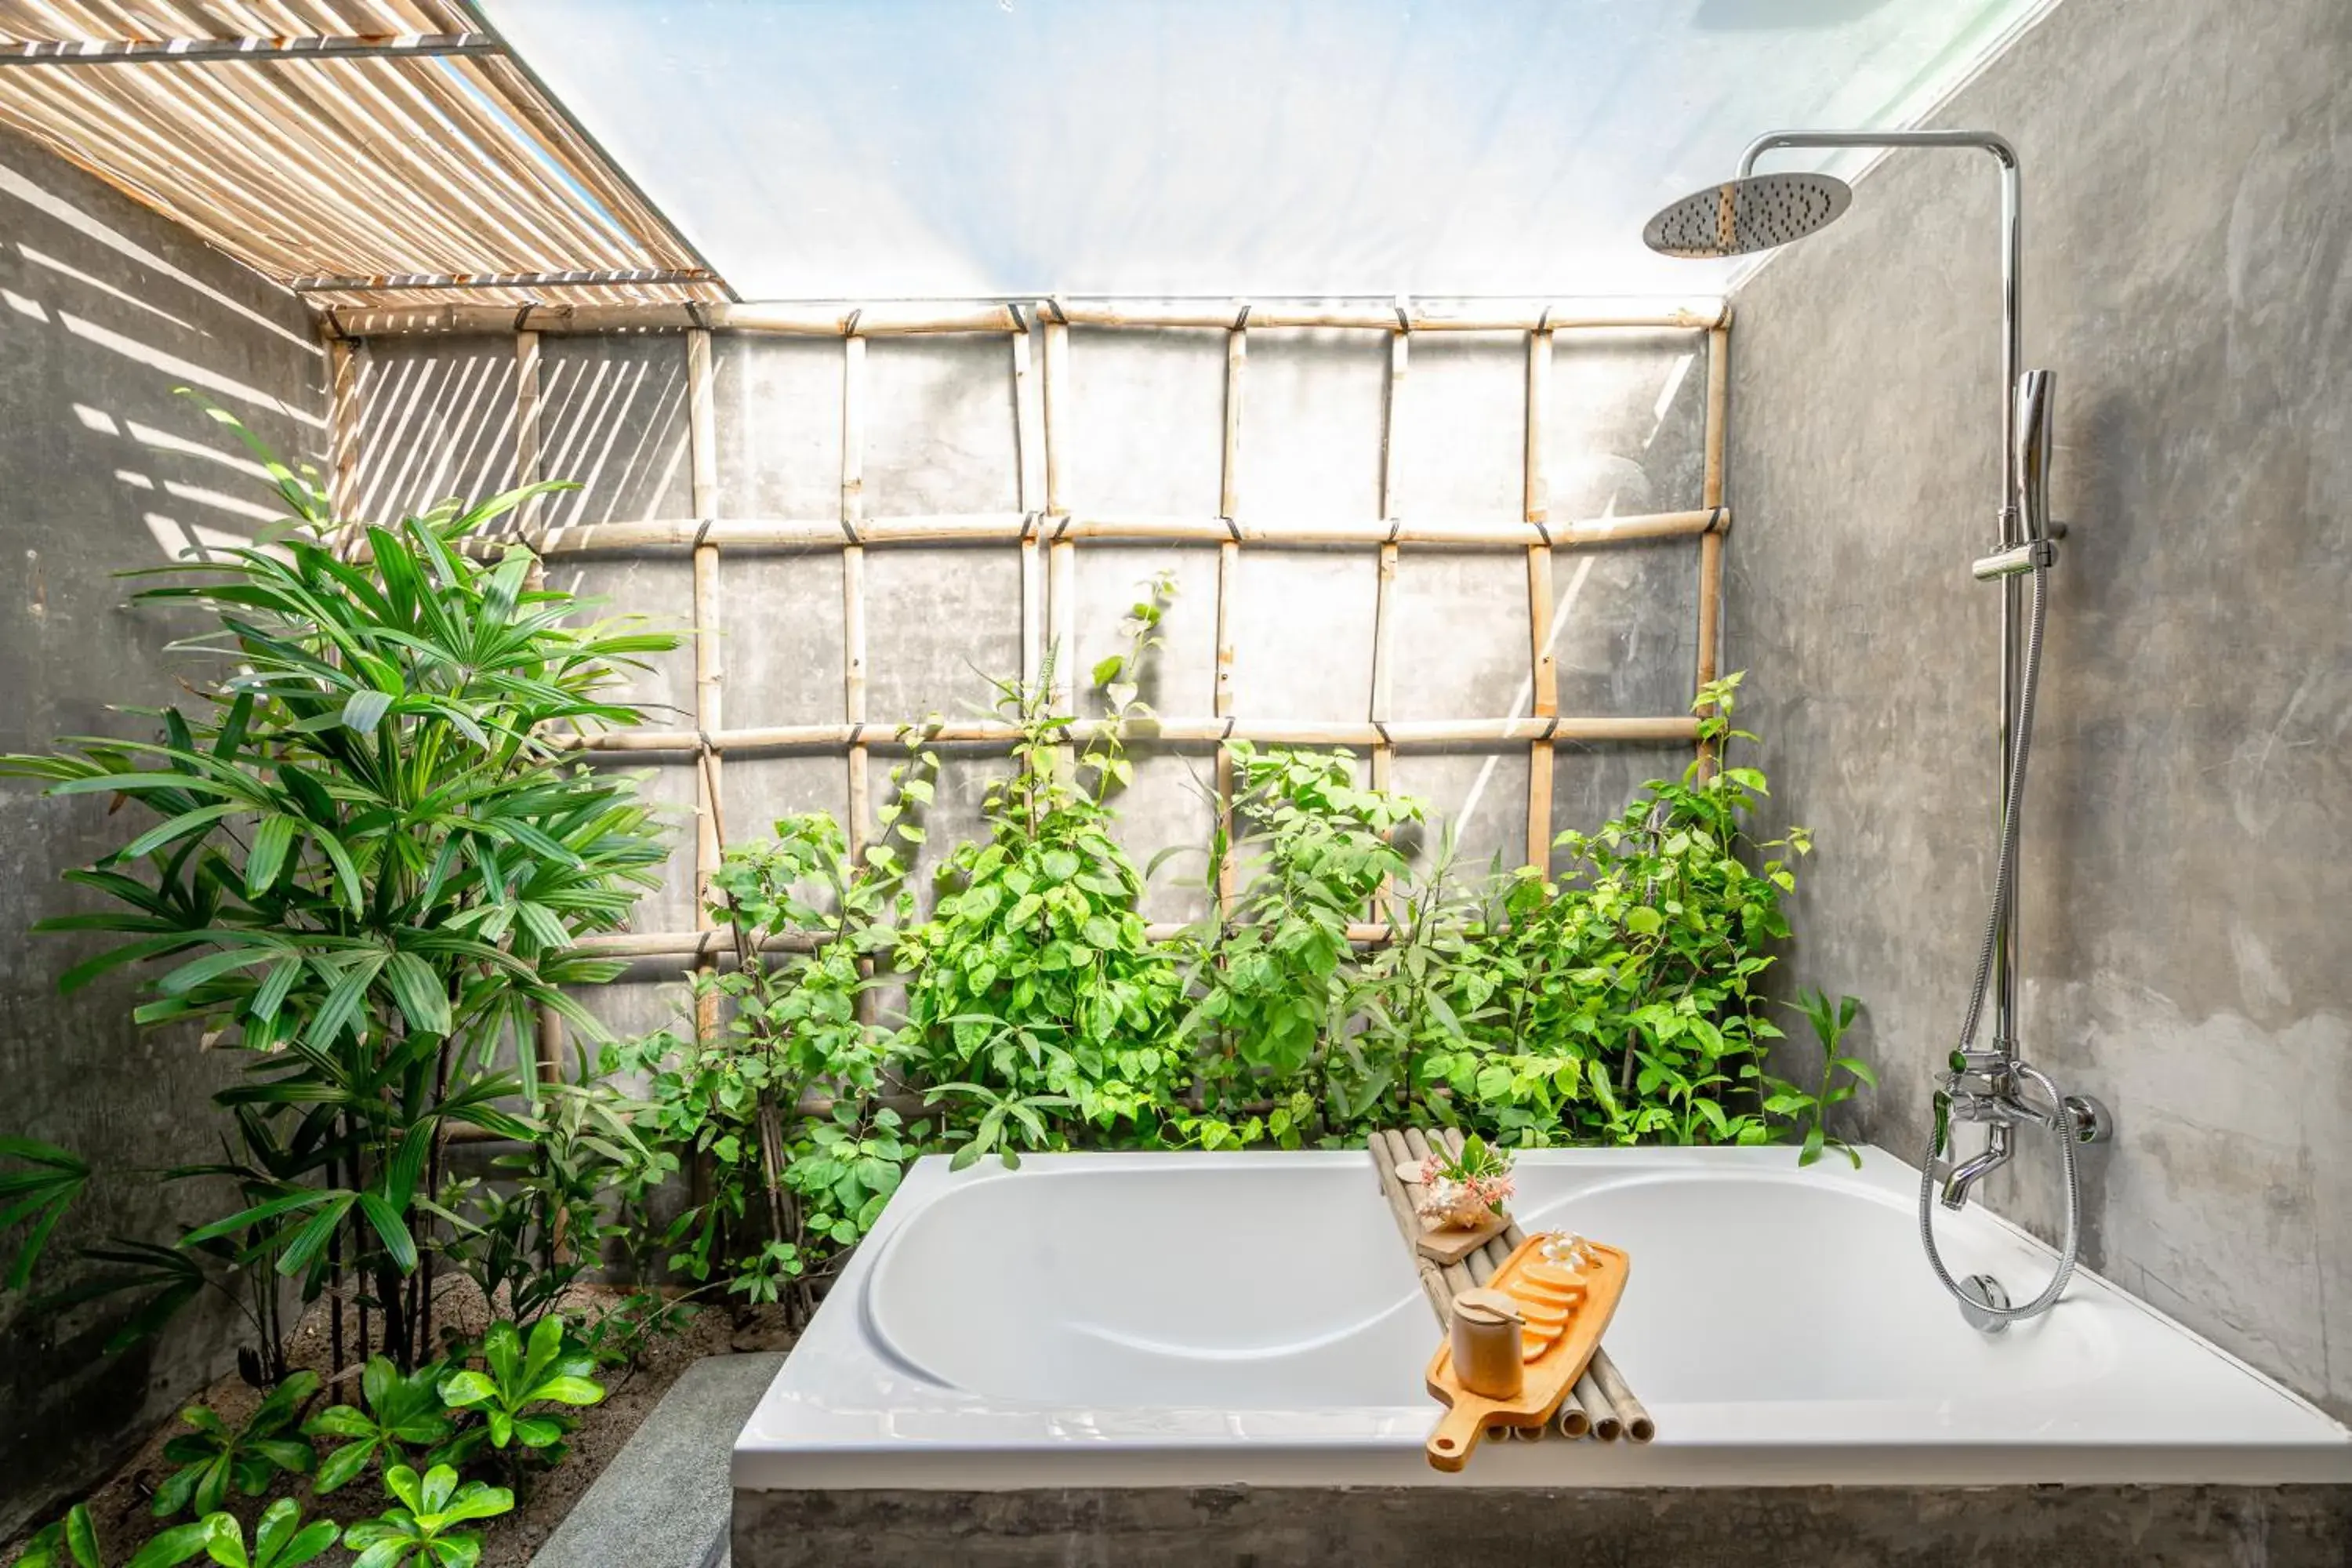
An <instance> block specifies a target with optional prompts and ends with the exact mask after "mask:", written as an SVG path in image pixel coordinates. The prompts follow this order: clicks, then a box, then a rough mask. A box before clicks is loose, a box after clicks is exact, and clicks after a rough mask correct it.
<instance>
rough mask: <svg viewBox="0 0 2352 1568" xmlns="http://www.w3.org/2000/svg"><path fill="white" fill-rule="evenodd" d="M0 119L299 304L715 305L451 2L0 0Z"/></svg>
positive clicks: (633, 196)
mask: <svg viewBox="0 0 2352 1568" xmlns="http://www.w3.org/2000/svg"><path fill="white" fill-rule="evenodd" d="M0 123H5V124H6V125H9V126H12V127H14V128H15V129H16V130H18V131H21V132H25V133H26V134H27V135H29V136H31V137H33V138H34V139H36V140H37V141H38V142H42V143H44V144H46V145H47V146H49V147H51V148H54V149H55V150H56V151H57V152H58V153H60V154H62V155H63V156H65V157H66V158H68V159H69V160H71V161H72V162H73V163H78V164H79V165H80V166H81V167H83V168H85V169H87V170H89V171H90V172H91V173H92V174H96V175H98V176H99V177H100V178H101V179H104V180H106V181H107V182H109V183H110V184H113V185H115V186H116V187H117V188H119V189H121V190H122V191H125V192H127V193H129V194H130V195H132V196H133V197H135V198H137V199H138V200H140V201H142V202H144V203H145V204H147V205H150V206H152V207H154V208H155V209H156V210H158V211H160V212H162V213H163V214H165V215H166V216H170V217H172V218H173V219H175V220H177V221H178V222H180V223H182V224H184V225H185V226H187V227H189V228H191V229H193V230H194V231H195V232H196V233H198V234H199V235H202V236H203V237H205V239H207V240H209V241H211V242H212V243H213V244H215V245H216V246H218V247H220V248H221V249H223V250H225V251H226V252H227V253H228V254H230V255H232V256H234V257H236V258H237V259H239V260H241V261H243V262H245V263H246V264H247V265H248V266H251V267H253V268H256V269H257V270H258V271H260V272H262V273H264V274H266V275H267V276H268V277H270V278H273V279H277V280H278V281H279V282H281V283H285V284H287V285H289V287H292V288H295V289H299V290H300V291H301V292H302V293H303V294H304V295H305V297H306V298H308V299H309V300H310V301H311V302H312V303H314V304H317V305H320V306H338V305H340V306H366V305H394V306H400V307H404V308H405V307H413V306H424V305H431V304H468V305H499V304H510V305H516V306H520V305H524V304H528V303H530V302H533V301H541V302H547V303H574V304H603V305H614V304H620V305H626V304H647V303H662V302H667V303H683V302H687V301H701V300H709V301H718V300H726V299H728V298H729V297H730V294H729V291H728V289H727V288H726V285H725V284H724V283H723V282H722V281H720V280H719V278H718V277H717V276H716V274H714V273H712V272H711V271H710V270H709V267H708V265H707V264H706V263H705V262H704V261H703V259H702V258H701V257H700V256H699V255H698V254H697V252H696V251H695V249H694V247H692V246H691V245H690V244H688V242H687V241H686V239H685V238H684V237H682V236H680V235H679V234H678V232H677V229H675V228H674V227H673V226H671V225H670V224H669V222H668V221H667V219H666V218H665V217H664V216H662V215H661V213H660V212H659V211H657V210H656V208H655V207H654V206H653V205H652V204H651V203H650V202H649V201H648V200H647V199H646V197H645V195H644V194H643V193H642V192H640V191H639V190H638V189H637V187H636V186H635V184H633V183H632V182H631V181H630V180H629V178H628V177H627V176H626V175H625V174H623V173H622V172H621V171H620V170H619V169H618V168H617V167H616V166H615V165H614V163H613V162H612V161H611V160H610V159H609V158H607V157H606V156H605V155H604V153H603V151H602V150H601V149H600V148H598V147H597V146H596V144H595V142H593V140H592V139H591V138H590V137H589V136H588V135H587V134H586V133H585V132H583V131H582V130H581V129H580V127H579V125H578V123H577V122H576V121H574V120H573V119H572V117H571V116H570V115H569V114H568V113H567V112H566V111H565V110H564V109H563V107H562V105H561V104H560V103H558V102H557V101H556V100H555V99H554V98H553V97H552V95H551V94H550V93H549V92H548V91H547V90H546V89H544V88H543V87H542V86H541V84H540V83H539V81H538V79H536V78H535V77H534V76H533V75H532V74H531V73H530V69H529V68H528V67H527V66H526V65H525V64H524V63H523V62H522V61H521V60H520V58H518V57H516V56H515V55H514V54H513V53H512V52H510V51H509V50H508V49H507V48H506V47H505V45H504V42H503V40H501V39H500V38H499V37H498V35H497V34H496V32H495V31H494V30H493V29H492V28H491V27H490V26H489V25H488V22H487V21H485V20H484V18H483V17H482V16H481V14H480V13H479V12H478V10H476V9H475V7H474V6H473V5H470V4H467V3H466V0H0ZM549 274H555V275H559V276H560V275H566V274H573V275H584V278H583V279H580V280H572V279H564V280H551V279H548V278H547V277H546V275H549ZM514 279H523V281H513V280H514ZM502 280H504V281H502Z"/></svg>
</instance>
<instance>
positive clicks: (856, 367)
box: [838, 336, 873, 859]
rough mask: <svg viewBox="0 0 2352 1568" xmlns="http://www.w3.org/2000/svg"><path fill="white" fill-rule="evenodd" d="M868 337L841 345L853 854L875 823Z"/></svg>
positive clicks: (844, 692)
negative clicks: (868, 736) (869, 688)
mask: <svg viewBox="0 0 2352 1568" xmlns="http://www.w3.org/2000/svg"><path fill="white" fill-rule="evenodd" d="M865 520H866V340H865V339H864V338H862V337H857V336H851V337H847V338H845V339H843V340H842V344H841V521H840V525H839V529H838V532H839V535H840V537H841V538H842V540H843V541H844V543H843V545H842V550H841V701H842V718H843V720H844V721H845V724H846V726H847V730H848V733H847V734H846V735H845V737H844V739H843V741H842V742H841V743H842V744H844V745H845V746H846V747H847V748H848V752H849V758H848V767H849V821H848V823H847V825H846V831H847V836H848V840H849V853H850V856H851V858H853V859H854V858H856V857H858V856H861V855H863V854H864V853H865V852H866V840H867V836H868V833H869V832H870V829H871V826H872V823H873V815H872V809H871V808H872V805H873V802H872V799H871V795H870V784H869V775H868V770H867V762H866V744H865V740H864V736H865V728H866V547H865V545H864V543H863V542H862V541H863V539H864V537H865Z"/></svg>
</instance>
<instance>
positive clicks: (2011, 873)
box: [1919, 562, 2083, 1324]
mask: <svg viewBox="0 0 2352 1568" xmlns="http://www.w3.org/2000/svg"><path fill="white" fill-rule="evenodd" d="M2049 575H2050V573H2049V568H2048V566H2047V565H2044V564H2042V563H2038V562H2037V563H2035V565H2034V568H2033V602H2032V605H2033V607H2032V613H2031V614H2030V615H2029V616H2027V617H2026V622H2025V682H2024V686H2023V688H2022V689H2021V692H2020V694H2019V699H2018V705H2017V746H2016V750H2015V751H2014V752H2013V753H2012V754H2011V758H2010V764H2009V777H2008V778H2007V779H2006V780H2005V781H2003V787H2004V789H2005V790H2006V792H2007V793H2006V794H2005V795H2003V797H2002V799H2001V809H2000V858H1999V859H1998V861H1997V862H1996V863H1995V866H1994V869H1993V879H1992V918H1991V919H1990V921H1987V922H1986V924H1985V939H1984V946H1983V947H1982V948H1981V949H1980V950H1979V952H1978V954H1977V973H1976V980H1975V982H1974V984H1971V985H1970V986H1969V1011H1968V1017H1967V1019H1966V1021H1964V1022H1963V1023H1962V1024H1961V1025H1960V1046H1959V1048H1960V1049H1961V1050H1963V1051H1965V1050H1967V1049H1969V1047H1971V1046H1973V1045H1974V1044H1975V1043H1976V1037H1977V1026H1978V1024H1979V1022H1980V1021H1981V1020H1982V1018H1983V1016H1984V1003H1985V993H1986V992H1987V991H1988V990H1989V989H1990V986H1991V984H1992V963H1993V954H1994V953H1995V952H1997V951H1998V950H1999V947H2000V930H2001V925H2002V922H2003V921H2004V920H2005V919H2006V917H2007V916H2008V913H2009V900H2010V899H2011V896H2012V895H2013V894H2014V892H2015V889H2014V888H2013V887H2012V886H2011V882H2012V881H2013V879H2015V876H2016V872H2017V821H2018V815H2019V807H2020V806H2021V805H2023V804H2024V800H2025V764H2026V762H2027V759H2028V758H2030V757H2031V756H2032V752H2033V700H2034V697H2035V695H2036V694H2037V693H2038V691H2039V690H2040V689H2041V685H2042V612H2043V611H2044V610H2045V609H2046V608H2047V607H2048V604H2049V592H2050V584H2049ZM2016 1070H2017V1072H2018V1073H2019V1075H2020V1076H2021V1077H2024V1078H2029V1079H2032V1080H2033V1082H2034V1085H2035V1086H2036V1087H2037V1088H2039V1089H2041V1090H2042V1093H2043V1094H2045V1095H2047V1096H2048V1097H2049V1100H2050V1110H2051V1130H2052V1131H2053V1132H2054V1133H2055V1134H2056V1135H2057V1138H2058V1159H2059V1163H2060V1164H2061V1165H2063V1167H2064V1168H2065V1172H2066V1240H2065V1244H2064V1245H2063V1247H2060V1248H2059V1254H2058V1271H2057V1272H2056V1273H2055V1274H2053V1275H2052V1276H2051V1277H2050V1283H2049V1284H2047V1285H2045V1286H2043V1287H2042V1294H2040V1295H2039V1296H2036V1297H2035V1298H2033V1300H2031V1301H2028V1302H2027V1303H2026V1304H2025V1305H2024V1306H2022V1307H1996V1306H1993V1305H1991V1304H1990V1302H1980V1301H1977V1300H1974V1298H1972V1297H1969V1296H1968V1295H1967V1294H1966V1292H1965V1291H1963V1289H1961V1287H1960V1283H1959V1281H1958V1280H1957V1279H1953V1278H1952V1274H1951V1270H1950V1269H1948V1268H1945V1267H1944V1258H1943V1255H1942V1254H1941V1253H1939V1252H1937V1250H1936V1161H1937V1156H1939V1155H1941V1154H1942V1153H1943V1152H1944V1151H1943V1149H1942V1148H1941V1147H1940V1146H1939V1145H1940V1144H1941V1143H1942V1142H1944V1140H1943V1139H1942V1138H1941V1137H1939V1136H1938V1134H1937V1125H1938V1124H1939V1123H1940V1122H1941V1119H1940V1118H1937V1119H1934V1121H1931V1122H1930V1125H1929V1128H1928V1131H1927V1158H1926V1159H1924V1160H1922V1161H1921V1162H1920V1163H1919V1246H1920V1247H1921V1249H1922V1250H1924V1251H1925V1252H1926V1253H1927V1266H1928V1267H1929V1268H1933V1269H1934V1270H1935V1271H1936V1278H1937V1279H1940V1280H1942V1281H1943V1283H1944V1289H1947V1290H1948V1291H1950V1292H1951V1293H1952V1295H1953V1297H1954V1298H1955V1299H1956V1300H1963V1301H1968V1302H1969V1303H1970V1304H1971V1305H1973V1306H1975V1307H1977V1308H1979V1310H1982V1311H1983V1312H1984V1313H1985V1314H1986V1315H1987V1316H1989V1317H1990V1318H1993V1319H1994V1320H1996V1321H1999V1322H2000V1323H2003V1324H2007V1323H2013V1322H2016V1321H2019V1320H2020V1319H2022V1318H2032V1317H2037V1316H2039V1315H2040V1314H2042V1313H2043V1312H2046V1311H2048V1310H2050V1309H2051V1308H2052V1307H2053V1306H2055V1305H2057V1302H2058V1298H2059V1296H2060V1295H2062V1294H2063V1292H2064V1291H2065V1289H2066V1281H2067V1280H2068V1279H2071V1278H2073V1276H2074V1257H2075V1253H2076V1251H2077V1249H2078V1247H2079V1245H2080V1239H2081V1229H2082V1219H2083V1184H2082V1176H2081V1173H2079V1172H2078V1171H2077V1170H2076V1168H2075V1163H2074V1129H2072V1128H2071V1127H2069V1126H2067V1125H2066V1103H2065V1100H2064V1099H2063V1097H2062V1096H2061V1095H2060V1094H2059V1092H2058V1086H2057V1085H2056V1084H2053V1083H2052V1082H2051V1081H2050V1079H2048V1078H2047V1077H2046V1076H2045V1075H2043V1074H2042V1073H2041V1072H2040V1071H2038V1070H2036V1069H2035V1068H2030V1067H2027V1066H2026V1065H2025V1064H2024V1063H2022V1062H2020V1063H2018V1064H2017V1068H2016ZM1957 1076H1958V1075H1957V1074H1955V1075H1954V1077H1955V1078H1957Z"/></svg>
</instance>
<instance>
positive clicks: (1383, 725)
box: [1372, 719, 1396, 746]
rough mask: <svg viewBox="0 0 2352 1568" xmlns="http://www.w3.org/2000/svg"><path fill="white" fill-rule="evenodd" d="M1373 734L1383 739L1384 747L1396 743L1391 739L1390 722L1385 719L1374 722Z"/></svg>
mask: <svg viewBox="0 0 2352 1568" xmlns="http://www.w3.org/2000/svg"><path fill="white" fill-rule="evenodd" d="M1372 733H1374V734H1376V735H1378V736H1379V737H1380V738H1381V745H1383V746H1392V745H1394V744H1395V743H1396V742H1393V741H1391V740H1390V739H1389V721H1387V720H1385V719H1375V720H1373V721H1372Z"/></svg>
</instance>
